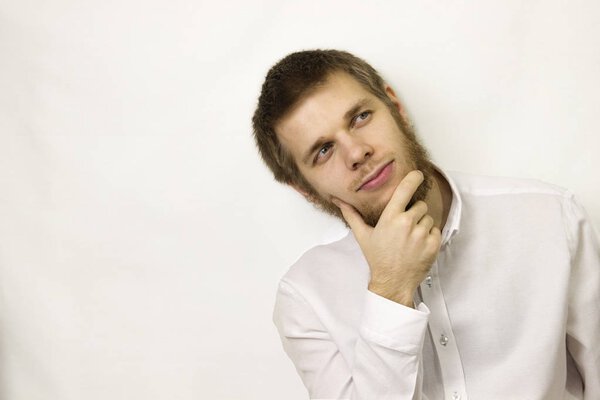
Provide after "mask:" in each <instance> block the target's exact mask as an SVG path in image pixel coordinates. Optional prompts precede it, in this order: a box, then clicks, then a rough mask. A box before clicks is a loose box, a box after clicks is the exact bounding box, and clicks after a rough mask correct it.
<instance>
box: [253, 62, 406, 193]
mask: <svg viewBox="0 0 600 400" xmlns="http://www.w3.org/2000/svg"><path fill="white" fill-rule="evenodd" d="M334 72H345V73H347V74H349V75H350V76H352V77H353V78H354V79H356V81H357V82H358V83H360V84H361V85H362V86H363V87H364V88H365V89H366V90H368V91H369V92H370V93H372V94H373V95H375V96H376V97H378V98H379V99H380V100H382V101H383V102H384V103H385V104H386V105H387V106H388V107H389V108H390V109H392V110H395V108H394V105H393V104H392V102H391V100H390V98H389V97H388V96H387V94H386V92H385V82H384V80H383V79H382V78H381V76H380V75H379V74H378V73H377V71H376V70H375V69H374V68H373V67H371V66H370V65H369V64H368V63H367V62H365V61H364V60H362V59H360V58H358V57H356V56H354V55H352V54H350V53H348V52H345V51H340V50H307V51H300V52H296V53H292V54H289V55H288V56H286V57H284V58H283V59H282V60H280V61H279V62H278V63H277V64H275V65H274V66H273V67H271V69H270V70H269V72H268V73H267V76H266V78H265V81H264V83H263V85H262V90H261V93H260V97H259V98H258V106H257V107H256V111H255V112H254V116H253V117H252V125H253V130H254V139H255V140H256V145H257V146H258V150H259V152H260V155H261V157H262V159H263V161H264V162H265V164H267V166H268V167H269V169H270V170H271V172H273V175H274V177H275V179H276V180H277V181H279V182H282V183H286V184H296V185H299V186H300V187H302V188H304V189H306V190H307V191H308V192H309V193H314V190H313V188H312V186H311V185H310V184H309V183H308V182H307V181H306V180H305V179H304V177H303V176H302V174H301V173H300V171H299V169H298V167H297V165H296V163H295V162H294V160H293V158H292V156H291V155H290V154H289V153H288V152H287V151H286V150H285V149H284V148H283V146H282V145H281V143H280V142H279V139H278V138H277V135H276V133H275V128H274V127H275V125H276V124H277V122H278V121H279V120H280V119H281V118H282V117H284V116H285V115H286V113H287V112H289V111H290V110H291V109H292V107H294V105H296V104H297V103H298V102H299V101H300V100H301V99H302V98H304V97H306V96H307V95H309V94H310V93H311V92H312V91H313V90H314V89H315V88H317V87H318V86H319V85H320V84H323V83H324V82H325V81H326V80H327V77H328V76H329V75H331V74H332V73H334ZM396 112H397V111H396Z"/></svg>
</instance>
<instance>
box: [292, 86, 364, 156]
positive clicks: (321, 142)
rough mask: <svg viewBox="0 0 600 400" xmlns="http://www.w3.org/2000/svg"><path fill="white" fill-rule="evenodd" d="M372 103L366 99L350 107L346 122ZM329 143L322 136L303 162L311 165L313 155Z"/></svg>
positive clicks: (306, 153)
mask: <svg viewBox="0 0 600 400" xmlns="http://www.w3.org/2000/svg"><path fill="white" fill-rule="evenodd" d="M371 103H372V101H371V99H368V98H366V97H365V98H362V99H360V100H358V101H357V102H356V103H354V105H353V106H352V107H350V108H349V109H348V111H346V113H345V114H344V120H346V121H348V120H350V119H352V118H353V117H354V116H355V115H356V114H357V113H358V112H359V111H360V109H361V108H363V107H365V106H367V105H369V104H371ZM328 141H329V140H327V139H325V138H324V137H323V136H320V137H319V138H318V139H317V140H316V141H315V142H314V143H313V144H312V146H310V148H309V149H308V150H307V151H306V152H305V153H304V156H303V157H302V162H303V163H304V164H309V159H310V157H311V156H312V155H313V153H314V152H315V151H317V150H319V149H320V148H321V146H323V145H324V144H325V143H327V142H328Z"/></svg>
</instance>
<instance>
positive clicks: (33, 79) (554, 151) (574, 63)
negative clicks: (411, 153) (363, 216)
mask: <svg viewBox="0 0 600 400" xmlns="http://www.w3.org/2000/svg"><path fill="white" fill-rule="evenodd" d="M315 47H321V48H342V49H347V50H349V51H352V52H355V53H356V54H357V55H360V56H362V57H364V58H365V59H367V60H368V61H370V62H371V63H372V64H373V65H374V66H375V67H376V68H378V69H379V70H380V71H381V72H382V73H383V74H384V76H385V77H386V78H387V79H388V80H389V82H391V83H392V85H393V86H395V88H396V89H397V92H399V93H400V95H401V97H402V99H403V100H404V101H405V103H406V104H407V105H408V109H409V112H410V114H411V116H412V118H413V120H414V122H415V124H416V126H417V129H418V131H419V132H420V135H421V137H422V139H423V141H424V142H425V143H426V145H427V146H428V147H429V148H430V150H431V153H432V155H433V157H434V159H435V160H436V161H437V163H438V164H439V165H441V166H442V167H444V168H446V169H454V170H463V171H468V172H474V173H481V174H492V175H507V176H524V177H534V178H539V179H543V180H546V181H550V182H553V183H556V184H559V185H561V186H566V187H569V188H570V189H572V190H573V191H574V192H575V193H576V194H577V195H578V196H579V198H580V199H581V200H582V202H583V204H584V205H585V206H586V207H587V209H588V212H589V214H590V215H591V218H592V219H593V221H594V223H595V226H596V228H597V229H598V228H600V204H599V203H598V201H597V198H598V195H599V194H600V193H599V191H600V185H599V184H600V179H599V173H598V171H599V170H600V161H599V160H598V157H597V153H598V150H599V149H600V140H599V139H598V134H597V131H598V123H597V118H598V116H600V102H599V101H598V93H600V77H599V74H598V72H599V71H600V52H599V51H598V49H600V3H598V2H594V1H592V0H590V1H569V2H567V1H558V0H548V1H544V2H540V1H514V0H511V1H495V2H490V1H479V2H467V1H438V2H434V1H420V2H412V1H389V2H387V1H382V0H380V1H372V2H359V1H355V0H346V1H339V2H321V1H303V2H284V1H280V0H264V1H262V2H259V1H254V2H246V1H241V0H240V1H231V2H228V1H220V2H203V1H191V0H175V1H166V0H147V1H141V0H140V1H136V0H120V1H100V0H89V1H75V0H72V1H67V0H63V1H58V0H57V1H54V2H44V1H31V0H24V1H22V0H21V1H12V2H8V1H3V2H1V3H0V184H1V189H0V398H2V399H7V400H13V399H17V400H21V399H22V400H37V399H40V400H41V399H43V400H49V399H60V400H71V399H72V400H79V399H86V400H93V399H115V400H116V399H144V400H147V399H186V400H187V399H249V400H250V399H261V400H262V399H283V398H285V399H289V400H294V399H302V398H305V397H306V395H305V391H304V389H303V387H302V385H301V384H300V382H299V380H298V378H297V377H296V374H295V372H294V369H293V367H292V365H291V363H290V362H289V361H288V360H287V358H286V356H285V355H284V354H283V351H282V349H281V346H280V343H279V339H278V336H277V334H276V331H275V328H274V327H273V325H272V323H271V320H270V319H271V309H272V303H273V297H274V292H275V288H276V283H277V281H278V279H279V277H280V276H281V275H282V274H283V273H284V271H285V270H286V268H287V267H288V266H289V264H290V263H292V262H293V261H294V260H295V259H296V258H297V257H298V256H299V255H300V254H301V253H302V252H303V251H304V250H305V249H307V248H308V247H310V246H312V245H313V244H315V243H317V242H321V241H325V240H330V239H332V238H335V237H336V236H339V235H340V233H341V232H342V227H341V225H340V224H339V223H337V222H335V221H332V220H331V219H329V218H327V217H324V216H321V215H319V214H317V212H316V211H314V210H313V209H312V208H311V207H310V206H309V205H307V204H305V203H304V202H303V201H302V200H301V199H300V198H299V196H298V195H296V194H295V193H293V192H291V191H289V190H288V189H286V188H284V187H281V186H279V185H277V184H275V183H273V182H272V181H271V178H270V176H269V174H268V172H267V170H266V168H265V167H263V166H262V165H261V163H260V161H259V159H258V157H257V155H256V153H255V149H254V144H253V142H252V140H251V135H250V122H249V120H250V116H251V114H252V112H253V109H254V106H255V102H256V98H257V95H258V91H259V88H260V85H261V83H262V79H263V77H264V74H265V73H266V71H267V69H268V68H269V66H270V65H271V64H273V63H274V62H275V61H277V60H278V59H279V58H281V57H283V56H284V55H286V54H287V53H289V52H291V51H294V50H298V49H308V48H315Z"/></svg>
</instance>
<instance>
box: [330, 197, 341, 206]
mask: <svg viewBox="0 0 600 400" xmlns="http://www.w3.org/2000/svg"><path fill="white" fill-rule="evenodd" d="M331 202H332V203H333V204H335V205H336V206H337V207H338V208H340V207H341V204H340V201H339V200H338V199H336V198H335V197H332V198H331Z"/></svg>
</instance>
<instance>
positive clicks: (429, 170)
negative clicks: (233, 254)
mask: <svg viewBox="0 0 600 400" xmlns="http://www.w3.org/2000/svg"><path fill="white" fill-rule="evenodd" d="M253 127H254V135H255V139H256V142H257V144H258V148H259V151H260V154H261V156H262V158H263V160H264V161H265V162H266V164H267V165H268V167H269V168H270V169H271V171H272V172H273V174H274V176H275V179H276V180H278V181H280V182H283V183H286V184H288V185H290V186H292V187H293V188H294V189H295V190H297V191H298V192H300V193H301V194H302V195H303V196H304V197H306V199H307V200H308V201H310V202H312V203H314V204H315V205H316V206H318V207H319V208H321V209H323V210H324V211H326V212H329V213H331V214H333V215H336V216H338V217H340V218H342V219H343V220H344V221H345V222H346V223H347V225H348V226H349V227H350V228H351V232H350V233H349V234H348V236H347V237H345V238H344V239H342V240H340V241H338V242H335V243H331V244H328V245H324V246H318V247H316V248H314V249H312V250H310V251H308V252H307V253H306V254H304V256H303V257H302V258H301V259H300V260H299V261H298V262H297V263H296V264H295V265H294V266H292V268H291V269H290V270H289V272H288V273H287V274H286V275H285V276H284V277H283V278H282V280H281V283H280V286H279V290H278V294H277V301H276V306H275V312H274V322H275V324H276V325H277V328H278V329H279V333H280V335H281V339H282V341H283V346H284V348H285V350H286V352H287V354H288V355H289V356H290V358H291V359H292V361H293V362H294V364H295V366H296V369H297V371H298V373H299V374H300V377H301V378H302V380H303V382H304V384H305V386H306V388H307V389H308V392H309V395H310V397H311V398H313V399H345V398H348V399H349V398H352V399H366V400H373V399H453V400H457V399H467V398H469V399H503V400H505V399H563V398H568V399H586V400H591V399H600V346H599V345H598V343H599V339H600V254H599V253H600V252H599V247H598V244H597V241H596V240H595V238H594V237H593V230H592V227H591V226H590V223H589V222H588V220H587V219H586V218H585V216H584V213H583V211H582V209H581V207H579V206H578V204H577V203H576V202H575V200H574V199H573V196H572V195H571V193H569V192H568V191H565V190H563V189H560V188H557V187H554V186H551V185H547V184H543V183H540V182H536V181H529V180H513V179H506V178H503V179H500V178H487V177H477V176H469V175H465V174H455V173H452V174H450V173H447V172H444V171H442V170H441V169H439V168H438V167H436V166H435V165H433V164H432V163H431V161H430V160H429V159H428V156H427V152H426V151H425V149H424V148H423V146H421V144H420V143H419V142H418V140H417V138H416V136H415V134H414V132H413V130H412V127H411V125H410V124H409V123H408V120H407V118H406V113H405V111H404V108H403V105H402V104H401V103H400V101H399V100H398V97H397V96H396V94H395V93H394V90H393V89H392V88H391V87H390V86H389V85H388V84H386V83H385V82H384V81H383V80H382V78H381V77H380V76H379V75H378V73H377V72H376V71H375V70H374V69H373V68H372V67H371V66H369V65H368V64H367V63H366V62H364V61H363V60H361V59H359V58H357V57H355V56H353V55H351V54H349V53H346V52H341V51H335V50H325V51H323V50H316V51H305V52H298V53H293V54H290V55H288V56H287V57H285V58H284V59H283V60H281V61H279V62H278V63H277V64H276V65H275V66H273V67H272V68H271V70H270V71H269V72H268V74H267V77H266V79H265V82H264V84H263V87H262V92H261V95H260V98H259V101H258V107H257V109H256V112H255V114H254V118H253Z"/></svg>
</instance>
